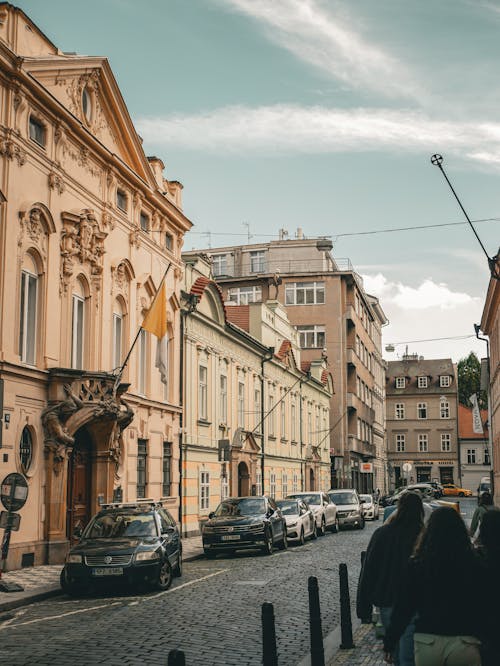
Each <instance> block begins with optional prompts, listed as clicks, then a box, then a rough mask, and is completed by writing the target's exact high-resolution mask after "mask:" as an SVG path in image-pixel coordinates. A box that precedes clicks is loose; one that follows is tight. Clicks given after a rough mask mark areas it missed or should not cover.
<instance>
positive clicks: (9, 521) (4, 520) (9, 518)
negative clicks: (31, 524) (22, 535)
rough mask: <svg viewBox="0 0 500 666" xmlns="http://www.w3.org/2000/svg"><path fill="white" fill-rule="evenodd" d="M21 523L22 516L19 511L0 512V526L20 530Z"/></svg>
mask: <svg viewBox="0 0 500 666" xmlns="http://www.w3.org/2000/svg"><path fill="white" fill-rule="evenodd" d="M20 524H21V516H20V515H19V514H18V513H12V512H11V511H1V512H0V527H3V528H4V530H12V531H13V532H18V531H19V525H20Z"/></svg>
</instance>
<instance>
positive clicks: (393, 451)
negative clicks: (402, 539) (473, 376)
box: [386, 354, 460, 487]
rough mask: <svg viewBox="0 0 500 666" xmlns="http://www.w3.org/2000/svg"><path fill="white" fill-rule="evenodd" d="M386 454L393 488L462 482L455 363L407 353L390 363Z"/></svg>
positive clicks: (387, 390) (387, 389) (388, 367)
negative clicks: (426, 482)
mask: <svg viewBox="0 0 500 666" xmlns="http://www.w3.org/2000/svg"><path fill="white" fill-rule="evenodd" d="M386 424H387V456H388V466H389V476H390V481H391V486H392V487H397V486H400V485H402V484H403V483H419V482H425V481H438V482H440V483H458V482H459V480H460V470H459V457H458V441H457V434H458V430H457V428H458V393H457V374H456V366H455V365H454V364H453V362H452V361H451V359H433V360H425V359H424V358H423V357H422V356H418V354H404V355H403V357H402V359H401V360H398V361H389V362H388V363H387V377H386Z"/></svg>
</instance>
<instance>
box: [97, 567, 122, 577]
mask: <svg viewBox="0 0 500 666" xmlns="http://www.w3.org/2000/svg"><path fill="white" fill-rule="evenodd" d="M92 575H93V576H122V575H123V567H99V568H98V569H92Z"/></svg>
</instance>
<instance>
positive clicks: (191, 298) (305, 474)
mask: <svg viewBox="0 0 500 666" xmlns="http://www.w3.org/2000/svg"><path fill="white" fill-rule="evenodd" d="M186 262H187V264H186V273H185V291H184V292H183V301H182V303H183V313H184V314H183V346H184V372H183V377H184V382H185V383H184V395H185V400H184V417H183V418H184V423H183V426H184V427H183V444H182V468H183V487H182V507H183V514H184V518H185V519H184V520H183V530H184V533H185V534H196V533H198V531H199V526H200V523H201V522H203V520H205V519H206V518H207V516H208V514H209V512H210V511H213V510H214V509H215V508H216V506H217V504H218V503H219V501H220V500H221V499H222V498H225V497H228V496H233V497H234V496H245V495H260V494H262V493H265V494H268V495H271V496H272V497H275V498H277V499H278V498H281V497H285V496H286V495H287V494H288V493H290V492H294V491H299V490H319V489H325V488H328V487H329V484H330V425H329V412H330V399H331V396H332V392H333V382H332V378H331V375H330V373H329V372H328V371H327V369H326V363H325V361H324V359H323V358H322V355H321V352H319V353H318V354H317V355H316V358H313V359H311V360H309V361H302V362H301V350H300V348H299V345H298V334H297V331H296V330H295V328H294V327H293V326H292V325H291V324H290V322H289V320H288V316H287V312H286V310H285V309H284V308H283V306H282V305H281V304H280V303H279V302H278V301H276V300H267V301H266V302H265V303H251V304H242V305H236V304H234V303H233V304H231V303H226V304H224V301H223V299H222V292H221V289H220V287H219V285H218V284H216V283H215V282H214V281H213V280H212V279H211V278H210V268H211V264H210V261H209V259H208V257H207V256H206V255H194V254H193V253H189V256H188V257H187V258H186Z"/></svg>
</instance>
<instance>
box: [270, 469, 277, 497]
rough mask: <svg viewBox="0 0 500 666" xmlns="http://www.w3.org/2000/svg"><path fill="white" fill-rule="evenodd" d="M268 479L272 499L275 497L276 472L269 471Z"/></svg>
mask: <svg viewBox="0 0 500 666" xmlns="http://www.w3.org/2000/svg"><path fill="white" fill-rule="evenodd" d="M270 481H271V482H270V495H271V497H272V498H273V499H274V498H275V497H276V474H275V473H274V472H271V476H270Z"/></svg>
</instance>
